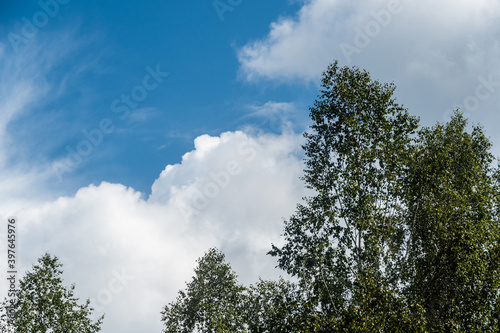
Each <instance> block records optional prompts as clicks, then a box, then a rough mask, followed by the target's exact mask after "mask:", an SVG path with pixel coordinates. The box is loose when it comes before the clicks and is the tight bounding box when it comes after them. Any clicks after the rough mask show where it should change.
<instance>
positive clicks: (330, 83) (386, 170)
mask: <svg viewBox="0 0 500 333" xmlns="http://www.w3.org/2000/svg"><path fill="white" fill-rule="evenodd" d="M322 83H323V84H322V86H323V89H322V91H321V94H320V96H319V97H318V99H317V101H316V102H315V104H314V107H312V108H311V109H310V111H311V118H312V120H313V125H312V126H311V131H310V132H309V133H306V134H305V137H306V143H305V145H304V146H303V148H304V150H305V156H306V160H305V162H306V169H305V175H304V180H305V182H306V186H307V187H308V188H310V189H312V190H314V195H313V196H311V197H308V198H305V203H304V204H301V205H298V206H297V211H296V213H295V214H294V215H293V216H292V217H291V218H290V219H289V220H288V221H286V222H285V229H284V237H285V240H286V243H285V245H284V246H283V247H281V248H279V247H276V246H274V245H273V247H272V250H271V251H270V254H271V255H273V256H277V257H278V266H279V267H280V268H281V269H283V270H284V271H286V272H287V273H288V274H290V275H292V276H294V277H295V278H297V280H298V283H297V284H293V283H290V282H287V281H285V280H283V279H280V280H278V281H275V282H273V281H259V282H258V283H257V284H256V285H254V286H250V287H249V288H248V289H246V291H245V290H244V289H243V288H242V287H239V286H238V284H237V282H236V278H235V276H234V275H230V274H229V275H224V274H222V275H223V276H226V278H224V279H220V278H216V277H218V276H220V275H221V273H219V272H220V271H221V269H219V268H218V267H219V266H220V267H223V269H222V271H226V272H227V271H230V268H229V266H228V265H227V264H225V263H223V255H222V254H220V253H218V252H217V251H216V250H211V252H209V254H210V255H207V256H208V257H209V258H210V257H215V258H217V259H216V260H208V259H202V260H201V261H200V267H202V265H201V263H204V262H205V260H207V262H208V263H209V264H204V266H203V267H204V268H203V269H201V268H198V270H197V271H196V274H197V275H196V276H195V278H194V280H193V282H191V283H190V284H189V285H188V291H187V293H185V292H180V296H179V298H178V300H177V302H175V303H171V304H170V305H169V306H167V307H166V310H165V313H164V315H165V316H164V320H165V321H166V324H167V327H168V328H167V330H166V332H192V331H193V329H194V327H195V324H196V325H199V323H202V325H201V326H198V327H201V328H202V331H203V332H225V331H226V329H227V328H228V327H232V332H238V331H241V332H243V331H245V330H248V331H249V332H269V333H272V332H315V333H316V332H405V333H406V332H408V333H410V332H498V331H499V330H500V327H499V326H500V323H499V320H500V318H499V317H500V242H499V241H500V223H499V218H498V216H499V212H500V209H499V208H500V170H499V169H498V168H494V167H493V166H492V163H493V161H494V158H493V156H492V155H491V153H490V148H491V143H490V141H489V140H488V138H487V137H486V136H485V134H484V133H483V131H482V129H481V128H480V127H473V128H472V130H471V131H468V124H467V121H466V120H465V119H464V117H463V116H462V114H461V113H460V112H458V111H457V112H456V113H455V114H454V116H453V117H452V119H451V121H450V122H448V123H446V124H438V125H436V126H434V127H431V128H423V129H420V130H418V127H419V126H418V119H417V118H415V117H413V116H411V115H409V113H408V111H407V110H406V109H404V108H403V107H401V106H400V105H398V104H397V103H396V101H395V99H394V98H393V97H392V96H393V93H394V89H395V87H394V85H392V84H381V83H379V82H378V81H374V80H372V79H371V78H370V75H369V74H368V73H367V72H366V71H361V70H359V69H358V68H348V67H339V66H338V64H337V62H335V63H333V64H332V65H331V66H330V67H329V68H328V70H327V71H325V73H324V76H323V81H322ZM200 276H209V277H211V278H210V279H206V280H202V281H209V282H207V283H208V284H209V286H205V285H203V284H200V283H199V282H196V281H199V280H200ZM216 288H219V289H217V290H218V292H217V294H218V295H233V297H232V298H229V299H232V300H234V301H235V303H228V302H227V301H224V299H227V297H225V296H223V297H222V301H221V302H219V303H220V305H219V306H215V307H213V306H212V307H206V306H205V305H202V304H205V302H208V301H207V300H209V299H213V297H212V296H211V295H212V293H211V290H213V289H216ZM205 290H208V291H205ZM208 303H209V304H212V303H210V302H208ZM200 304H201V305H200ZM241 304H243V306H241ZM235 311H236V312H235ZM222 313H226V314H227V316H229V317H230V318H231V320H234V322H233V323H236V322H237V323H240V324H241V323H244V324H241V325H240V326H238V325H237V324H233V326H230V325H225V324H221V323H223V322H224V321H223V320H220V319H217V318H222V317H223V316H222ZM207 318H210V320H208V319H207ZM216 319H217V320H216ZM209 322H210V324H207V323H209ZM229 322H232V321H230V320H229ZM180 328H182V329H180Z"/></svg>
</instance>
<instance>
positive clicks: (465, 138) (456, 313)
mask: <svg viewBox="0 0 500 333" xmlns="http://www.w3.org/2000/svg"><path fill="white" fill-rule="evenodd" d="M466 129H467V121H466V120H465V119H464V118H463V116H462V115H461V114H460V113H456V114H455V115H454V117H453V118H452V120H451V121H450V122H449V123H447V124H445V125H437V126H434V127H433V128H425V129H423V130H421V131H420V133H419V136H418V138H417V140H416V142H415V145H414V147H413V151H412V159H411V160H410V163H409V172H408V179H407V183H406V184H405V191H406V198H405V200H406V204H407V207H408V209H407V220H408V236H409V237H408V262H407V263H406V265H405V267H407V271H406V272H405V275H406V276H405V281H406V282H407V283H408V288H407V292H408V294H409V297H410V298H411V300H412V303H418V304H421V305H422V306H423V307H424V308H425V313H426V315H427V317H428V318H429V325H428V328H429V329H430V330H433V331H440V330H441V331H447V332H497V331H498V329H499V327H498V318H496V319H495V318H494V317H495V316H496V317H497V316H498V312H496V310H495V307H498V293H499V290H500V289H499V287H500V275H499V273H500V272H499V268H500V257H499V253H500V252H499V250H500V247H499V246H500V245H499V243H498V241H499V240H500V229H499V221H498V203H499V198H500V196H499V194H500V192H499V191H498V177H497V176H496V174H497V173H496V171H495V170H493V169H492V168H491V163H492V161H493V156H492V155H491V153H489V149H490V146H491V144H490V142H489V140H488V139H487V138H486V136H485V135H484V133H483V131H482V129H481V128H480V127H474V128H473V130H472V132H471V133H467V131H466Z"/></svg>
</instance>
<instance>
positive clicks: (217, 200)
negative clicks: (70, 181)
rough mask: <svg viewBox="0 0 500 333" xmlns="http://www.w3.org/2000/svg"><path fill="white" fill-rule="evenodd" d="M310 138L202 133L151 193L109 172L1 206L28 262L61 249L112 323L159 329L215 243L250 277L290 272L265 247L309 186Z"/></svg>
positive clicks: (83, 290)
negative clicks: (57, 193) (306, 158)
mask: <svg viewBox="0 0 500 333" xmlns="http://www.w3.org/2000/svg"><path fill="white" fill-rule="evenodd" d="M301 140H302V138H301V136H299V135H294V134H282V135H279V136H278V135H264V134H260V135H251V134H247V133H244V132H226V133H222V134H221V135H220V136H208V135H202V136H200V137H198V138H197V139H196V140H195V149H194V150H193V151H191V152H188V153H186V154H185V155H184V156H183V158H182V162H181V163H179V164H175V165H168V166H167V167H166V168H165V170H164V171H163V172H162V173H161V174H160V176H159V177H158V179H157V180H156V181H155V182H154V184H153V185H152V192H151V195H150V197H149V198H147V199H144V198H142V196H141V193H140V192H137V191H135V190H134V189H132V188H130V187H127V186H125V185H121V184H110V183H106V182H104V183H101V184H100V185H98V186H95V185H90V186H88V187H85V188H81V189H80V190H79V191H78V192H77V193H76V194H75V195H74V196H70V197H60V198H58V199H57V200H54V201H48V202H46V203H44V204H36V205H29V204H28V205H25V207H24V208H23V209H19V210H15V211H3V212H2V213H3V214H2V215H5V216H7V215H14V216H16V217H17V218H18V221H19V222H18V223H19V228H20V229H19V230H18V234H19V241H18V242H19V244H18V247H19V250H18V252H19V256H20V261H21V264H22V267H23V270H26V269H29V268H30V263H32V262H34V261H36V259H37V258H38V257H40V256H41V254H43V253H44V252H46V251H48V252H50V253H52V254H55V255H57V256H58V257H59V258H60V259H61V262H62V263H63V264H64V278H65V281H66V283H67V284H69V283H75V284H76V287H77V293H78V296H80V297H82V298H87V297H90V298H91V299H92V301H93V304H94V306H95V308H96V311H97V312H98V313H102V312H106V319H105V321H104V323H105V324H104V326H103V328H104V329H103V331H104V332H106V331H115V332H124V333H125V332H138V331H142V332H154V331H160V330H161V328H162V327H161V322H160V314H159V312H160V311H161V309H162V307H163V306H164V305H166V304H167V303H168V302H170V301H173V300H174V299H175V297H176V292H177V290H178V289H181V288H184V286H185V284H184V283H185V281H187V280H189V279H190V277H191V276H192V274H193V271H192V270H193V268H194V266H195V260H196V259H197V258H198V257H200V256H201V255H202V254H203V252H204V251H206V250H207V249H208V248H209V247H212V246H217V247H218V248H220V249H221V250H222V251H224V252H225V253H226V254H227V258H228V260H229V261H230V262H231V264H232V266H233V268H234V269H235V270H236V272H237V273H238V274H239V275H240V281H242V282H244V283H252V282H255V281H257V279H258V277H259V276H261V277H263V278H274V277H276V276H277V275H279V274H280V273H281V272H279V271H278V270H277V269H275V268H274V267H275V265H276V262H275V260H274V258H271V257H269V256H267V255H266V252H267V251H269V249H270V245H271V243H272V242H274V243H275V244H280V242H281V241H282V240H281V238H280V234H281V232H282V221H283V218H288V217H289V216H290V215H291V214H292V213H293V212H294V210H295V206H296V204H297V203H298V202H300V200H301V197H302V196H304V195H305V194H306V192H305V189H304V187H303V184H302V181H301V180H300V179H299V177H300V175H301V174H302V169H303V165H302V162H301V158H300V151H299V150H300V144H301ZM2 232H3V230H2ZM0 233H1V232H0ZM4 236H5V235H4V234H3V233H2V234H1V235H0V237H4ZM2 251H3V250H2ZM5 286H6V285H5V281H2V282H1V283H0V288H5Z"/></svg>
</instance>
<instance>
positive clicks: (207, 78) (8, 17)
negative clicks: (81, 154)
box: [0, 1, 316, 194]
mask: <svg viewBox="0 0 500 333" xmlns="http://www.w3.org/2000/svg"><path fill="white" fill-rule="evenodd" d="M49 3H50V4H51V3H52V2H47V4H49ZM42 7H43V6H42ZM42 7H41V6H40V5H39V4H37V3H36V2H35V1H24V2H21V3H20V4H16V5H9V6H7V9H6V10H5V12H2V26H1V29H0V30H1V31H2V32H3V33H2V35H3V36H6V35H7V36H6V37H8V33H14V34H16V35H17V36H21V37H23V26H25V24H24V22H23V18H27V19H28V20H29V21H30V22H31V23H33V25H34V26H35V27H36V28H37V30H38V31H37V32H36V33H33V35H34V37H33V38H26V40H21V41H19V40H18V39H17V38H14V37H11V38H12V39H13V40H15V42H14V43H12V42H11V43H7V47H9V46H10V47H9V49H8V50H6V52H7V53H11V52H12V50H11V49H14V48H17V49H19V53H22V56H26V57H29V55H33V57H34V58H39V55H36V52H38V53H40V54H43V53H44V52H45V50H44V49H51V50H57V51H56V52H60V54H59V55H55V57H57V59H54V60H52V61H53V63H52V64H51V66H53V68H51V70H50V73H48V75H47V76H46V78H45V80H46V81H47V84H48V85H50V89H51V91H50V92H47V95H46V97H47V99H45V100H43V101H39V102H41V104H38V105H36V107H33V108H30V110H28V111H27V112H25V113H24V114H23V115H22V116H20V117H18V118H17V119H16V121H14V122H13V123H12V124H11V132H13V133H16V137H14V139H15V140H16V141H24V142H31V143H32V144H31V145H30V146H27V147H23V148H24V149H26V150H27V151H26V152H25V154H26V155H28V156H30V158H33V159H35V160H39V159H51V160H53V159H57V158H62V157H64V156H66V155H67V154H68V150H67V149H66V147H67V146H70V147H72V148H74V149H75V150H76V145H77V144H78V142H79V141H80V140H82V139H85V137H84V136H83V134H82V133H81V131H82V130H87V131H91V130H92V129H94V128H97V127H98V124H99V121H100V120H101V119H102V118H109V119H111V120H112V121H113V125H114V126H115V127H116V129H115V131H113V133H111V134H110V135H107V136H106V137H105V138H104V140H103V142H102V144H101V145H100V146H99V147H96V148H95V149H94V151H93V153H92V154H91V155H89V156H88V157H86V158H85V159H84V161H82V163H81V164H80V165H79V167H77V168H75V170H73V171H72V172H71V175H69V174H67V173H65V174H64V176H63V178H65V179H68V178H73V179H75V178H77V179H79V182H78V183H77V184H78V185H85V184H87V183H90V182H94V183H99V182H100V181H102V180H107V181H111V182H120V183H127V184H129V185H130V186H133V187H134V188H135V189H138V190H140V191H142V192H144V193H145V194H149V192H150V186H151V183H152V182H153V181H154V179H156V177H157V175H158V173H159V171H161V170H162V169H163V168H164V167H165V165H166V164H169V163H176V162H179V161H180V157H181V156H182V154H183V153H184V152H186V151H188V150H190V149H191V148H192V147H193V139H194V138H195V137H196V136H198V135H199V134H202V133H208V134H214V135H216V134H219V133H221V132H223V131H227V130H234V129H238V128H241V127H242V126H245V125H247V124H255V123H258V122H259V119H257V118H249V117H247V116H248V114H249V109H248V106H250V105H259V104H265V103H266V102H267V101H269V100H277V101H280V100H282V99H284V98H286V96H290V95H292V96H293V95H299V96H307V97H311V96H314V95H315V94H316V91H315V89H314V88H313V89H307V91H304V89H303V87H302V86H299V87H297V86H296V85H291V84H290V85H287V86H276V85H273V84H272V83H269V84H265V85H262V84H259V85H255V84H248V83H247V82H244V81H243V80H240V79H238V67H239V64H238V59H237V57H236V52H237V49H238V47H241V46H242V45H244V44H245V43H246V42H247V41H248V40H251V39H256V38H258V37H259V36H260V35H262V34H265V32H266V29H267V27H268V25H269V22H270V21H271V20H272V18H273V17H276V16H279V15H286V14H287V13H293V11H294V9H296V6H290V5H288V4H287V2H286V1H283V2H279V1H278V2H273V3H269V2H265V1H261V2H248V1H247V2H244V1H242V2H241V4H240V5H238V6H236V7H232V6H231V8H233V10H232V11H223V9H224V7H221V8H223V9H221V11H219V12H218V11H217V9H216V8H215V6H214V4H212V3H211V2H208V1H207V2H206V3H205V4H204V5H200V4H195V3H191V2H180V1H178V2H172V1H163V2H159V1H143V2H140V3H139V2H106V3H103V2H101V1H90V2H85V3H82V2H78V1H70V2H68V3H67V4H64V5H62V4H58V7H59V8H57V7H55V6H53V5H47V6H45V8H48V9H49V11H51V12H49V13H53V15H54V17H53V18H52V17H50V18H49V19H48V20H47V21H48V22H47V23H46V24H43V25H42V24H39V25H42V26H41V27H37V26H36V25H35V24H34V23H36V22H35V20H38V19H39V15H37V13H39V12H40V11H41V10H43V8H42ZM228 8H229V7H228ZM219 13H220V14H221V15H222V16H219ZM46 17H47V16H46ZM221 17H222V19H223V20H221ZM37 22H38V21H37ZM41 22H42V23H44V22H43V20H42V21H41ZM25 29H26V28H25ZM26 30H27V29H26ZM11 36H13V35H11ZM28 36H29V37H31V36H30V35H28ZM62 39H64V42H59V43H58V40H62ZM9 44H10V45H9ZM14 53H16V52H15V51H14ZM13 56H14V55H13ZM29 61H31V60H29ZM35 61H36V60H35ZM49 61H50V60H49ZM157 66H158V67H159V68H160V71H161V72H168V73H169V77H168V78H166V79H165V80H164V81H163V82H161V84H160V85H158V87H157V88H155V89H154V90H153V91H151V92H148V94H147V97H146V98H145V99H144V100H142V97H141V101H140V102H139V103H136V102H135V101H134V100H133V101H132V102H133V104H132V105H134V106H135V107H134V108H130V109H131V111H132V113H131V115H130V116H129V117H126V119H120V118H119V117H117V114H116V113H113V112H112V111H111V106H110V105H111V103H112V102H113V101H114V100H115V99H117V98H120V97H121V95H122V94H124V93H126V94H130V92H131V89H132V88H133V87H135V86H136V85H138V84H141V82H142V79H143V78H144V76H145V75H146V74H148V73H147V71H146V67H150V68H156V67H157ZM54 93H56V94H57V96H54ZM309 99H310V98H309ZM306 100H307V99H306ZM136 104H137V105H136ZM304 106H306V105H304ZM120 115H121V113H120ZM306 116H307V115H306ZM49 118H50V120H49ZM260 120H262V119H260ZM41 122H42V123H44V126H43V128H40V126H38V125H39V124H40V123H41ZM34 137H43V140H33V139H34ZM13 158H19V156H13ZM68 176H69V177H68ZM60 185H61V184H60ZM72 186H75V183H73V184H72ZM61 190H68V188H67V187H66V186H64V184H62V185H61ZM71 190H74V189H72V188H70V189H69V191H71Z"/></svg>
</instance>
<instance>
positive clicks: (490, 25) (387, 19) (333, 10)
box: [238, 0, 500, 142]
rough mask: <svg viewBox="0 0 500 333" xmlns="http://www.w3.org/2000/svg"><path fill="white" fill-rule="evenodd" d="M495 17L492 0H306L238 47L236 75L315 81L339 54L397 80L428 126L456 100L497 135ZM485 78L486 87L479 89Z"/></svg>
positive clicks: (499, 76)
mask: <svg viewBox="0 0 500 333" xmlns="http://www.w3.org/2000/svg"><path fill="white" fill-rule="evenodd" d="M499 21H500V2H498V1H497V0H480V1H474V2H472V1H466V0H463V1H454V0H444V1H432V0H422V1H413V0H365V1H357V2H346V1H338V0H306V1H304V5H303V7H302V8H301V9H300V11H299V12H298V13H297V15H296V16H295V17H281V18H279V19H277V20H276V21H275V22H273V23H272V24H271V26H270V30H269V33H268V34H267V35H266V36H264V37H262V38H261V39H259V40H256V41H251V42H249V43H247V44H246V45H244V46H243V47H241V48H240V49H239V50H238V59H239V61H240V74H241V75H242V77H243V78H244V79H245V80H248V81H252V82H258V81H259V80H275V81H278V82H283V83H288V82H293V83H297V82H298V83H308V82H315V83H318V84H319V82H320V81H319V79H320V76H321V73H322V72H323V71H324V70H325V69H326V68H327V66H328V64H329V63H331V62H332V61H333V60H334V59H337V60H339V62H340V65H349V66H354V65H356V66H358V67H360V68H362V69H366V70H368V71H369V72H370V73H371V75H372V77H373V78H375V79H377V80H380V81H381V82H395V84H396V86H397V88H398V89H397V90H396V97H397V98H398V102H400V103H403V104H404V105H405V106H406V107H408V108H409V109H410V112H411V113H412V114H416V115H418V116H420V117H421V119H422V122H423V123H424V124H425V125H431V124H434V123H435V122H436V121H441V122H442V121H445V120H449V116H450V114H451V113H452V110H453V109H455V108H456V107H461V108H462V110H463V111H464V112H465V114H466V115H467V116H468V117H469V118H470V119H471V121H472V122H476V123H477V122H480V123H482V124H484V125H485V128H486V131H487V133H489V134H490V135H492V136H493V140H494V141H496V142H500V134H496V133H498V131H497V129H496V127H495V126H496V124H497V120H499V116H498V105H499V104H500V25H499V24H498V22H499ZM484 81H489V82H490V83H491V84H489V85H488V86H487V87H485V88H489V90H488V91H486V90H484V89H485V88H478V87H479V86H481V85H483V82H484ZM483 86H484V85H483ZM477 89H479V90H481V91H482V92H483V93H484V94H480V95H481V96H483V98H477V97H476V92H477V91H478V90H477ZM486 92H488V94H487V93H486Z"/></svg>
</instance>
